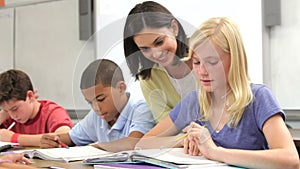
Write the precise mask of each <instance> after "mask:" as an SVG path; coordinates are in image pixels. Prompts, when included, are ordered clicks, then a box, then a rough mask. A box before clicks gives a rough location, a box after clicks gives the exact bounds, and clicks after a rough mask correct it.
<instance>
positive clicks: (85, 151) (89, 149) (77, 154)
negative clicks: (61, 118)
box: [14, 146, 110, 162]
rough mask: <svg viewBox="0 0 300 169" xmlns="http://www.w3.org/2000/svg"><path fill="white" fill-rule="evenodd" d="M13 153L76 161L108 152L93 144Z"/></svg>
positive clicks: (45, 158)
mask: <svg viewBox="0 0 300 169" xmlns="http://www.w3.org/2000/svg"><path fill="white" fill-rule="evenodd" d="M14 152H15V153H18V152H19V153H24V154H25V156H27V157H29V158H34V157H36V158H40V159H43V160H53V161H64V162H70V161H78V160H84V159H87V158H95V157H99V156H101V155H104V154H109V153H110V152H107V151H104V150H101V149H98V148H95V147H93V146H76V147H68V148H45V149H33V150H25V151H24V150H23V151H21V150H18V151H14Z"/></svg>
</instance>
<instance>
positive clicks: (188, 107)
mask: <svg viewBox="0 0 300 169" xmlns="http://www.w3.org/2000/svg"><path fill="white" fill-rule="evenodd" d="M251 89H252V92H253V95H254V100H253V102H252V103H250V104H249V105H248V106H247V107H246V108H245V111H244V113H243V116H242V119H241V120H240V122H239V124H238V126H237V127H236V128H230V127H228V126H227V125H225V126H224V127H223V129H222V130H220V132H219V133H217V132H215V131H214V130H213V128H212V127H211V125H210V123H209V122H205V121H199V120H197V119H200V118H201V117H200V113H199V112H200V107H199V102H198V92H197V91H193V92H191V93H190V94H189V95H188V96H187V97H185V98H184V99H183V100H182V101H181V102H180V103H179V104H177V105H176V107H175V108H174V109H173V110H172V111H171V112H170V113H169V116H170V118H171V119H172V121H173V122H174V124H175V126H176V127H177V129H178V130H182V129H183V128H184V127H186V126H187V125H189V124H190V122H192V121H197V123H199V124H200V125H206V126H207V128H208V130H209V132H210V134H211V137H212V139H213V140H214V142H215V144H216V145H217V146H221V147H224V148H233V149H247V150H263V149H269V146H268V143H267V141H266V138H265V136H264V134H263V132H262V127H263V125H264V123H265V122H266V120H268V119H269V118H270V117H271V116H273V115H275V114H280V115H281V116H282V118H283V120H285V114H284V112H283V110H282V109H281V108H280V106H279V104H278V102H277V100H276V98H275V97H274V96H273V94H272V93H271V91H270V90H269V89H268V88H267V87H266V86H265V85H261V84H251Z"/></svg>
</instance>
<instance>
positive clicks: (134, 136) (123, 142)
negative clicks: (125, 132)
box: [92, 131, 144, 152]
mask: <svg viewBox="0 0 300 169" xmlns="http://www.w3.org/2000/svg"><path fill="white" fill-rule="evenodd" d="M143 135H144V134H143V133H141V132H138V131H133V132H131V133H130V134H129V136H128V137H124V138H121V139H119V140H116V141H112V142H102V143H96V144H92V145H93V146H94V147H97V148H100V149H102V150H106V151H109V152H119V151H124V150H133V149H134V146H135V144H136V143H137V142H138V141H139V140H140V138H141V137H142V136H143Z"/></svg>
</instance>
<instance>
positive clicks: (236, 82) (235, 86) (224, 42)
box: [189, 17, 253, 127]
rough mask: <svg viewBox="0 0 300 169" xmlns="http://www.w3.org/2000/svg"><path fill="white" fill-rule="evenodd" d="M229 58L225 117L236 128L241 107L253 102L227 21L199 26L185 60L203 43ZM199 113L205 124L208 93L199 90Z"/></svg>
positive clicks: (235, 32) (236, 35)
mask: <svg viewBox="0 0 300 169" xmlns="http://www.w3.org/2000/svg"><path fill="white" fill-rule="evenodd" d="M208 40H209V41H210V42H212V43H213V44H214V45H215V46H217V47H219V48H220V49H222V50H223V51H224V52H226V53H229V54H230V58H231V64H230V68H229V72H228V77H227V78H228V84H229V91H228V92H227V93H226V107H225V109H226V111H227V112H228V113H229V115H230V116H229V123H228V125H229V127H236V126H237V125H238V123H239V121H240V119H241V118H242V115H243V112H244V110H245V107H246V106H247V105H248V104H249V103H250V102H251V101H252V100H253V94H252V91H251V86H250V77H249V75H248V63H247V56H246V52H245V48H244V44H243V40H242V36H241V33H240V31H239V28H238V26H237V25H236V24H235V23H234V22H233V21H232V20H230V19H229V18H226V17H217V18H211V19H208V20H207V21H205V22H204V23H203V24H202V25H200V27H199V29H198V30H197V31H196V32H195V33H194V34H193V35H192V36H191V38H190V52H189V58H191V57H192V56H193V53H194V52H193V49H196V48H197V47H198V46H199V45H201V44H203V43H204V42H206V41H208ZM199 89H200V92H199V103H200V113H201V115H202V117H203V119H204V120H208V118H209V115H210V114H209V111H210V110H211V106H212V105H211V104H212V103H211V93H209V92H206V91H204V90H203V88H202V86H201V85H200V87H199Z"/></svg>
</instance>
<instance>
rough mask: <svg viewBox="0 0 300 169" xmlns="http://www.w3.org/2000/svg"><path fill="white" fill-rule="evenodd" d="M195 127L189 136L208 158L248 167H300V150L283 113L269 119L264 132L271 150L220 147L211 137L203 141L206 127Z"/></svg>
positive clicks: (296, 168) (297, 168)
mask: <svg viewBox="0 0 300 169" xmlns="http://www.w3.org/2000/svg"><path fill="white" fill-rule="evenodd" d="M195 126H196V127H195V128H194V127H193V129H191V130H190V132H189V137H188V138H187V139H193V140H195V141H196V144H197V145H198V148H199V149H200V152H201V153H202V154H203V155H204V156H205V157H206V158H208V159H212V160H216V161H220V162H224V163H227V164H231V165H237V166H241V167H246V168H295V169H299V156H298V153H297V150H296V148H295V145H294V142H293V139H292V137H291V135H290V133H289V131H288V129H287V127H286V126H285V123H284V121H283V119H282V117H281V116H280V115H279V114H277V115H274V116H272V117H271V118H269V119H268V120H267V121H266V122H265V124H264V126H263V133H264V135H265V137H266V139H267V142H268V144H269V146H270V149H269V150H241V149H228V148H223V147H217V146H216V145H215V143H214V142H213V140H212V139H211V138H209V139H207V140H206V141H205V142H204V143H202V144H199V143H200V142H201V141H200V140H199V138H200V137H199V134H201V132H202V131H203V130H202V129H203V127H201V126H199V125H198V126H197V125H195ZM245 132H247V131H245Z"/></svg>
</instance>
